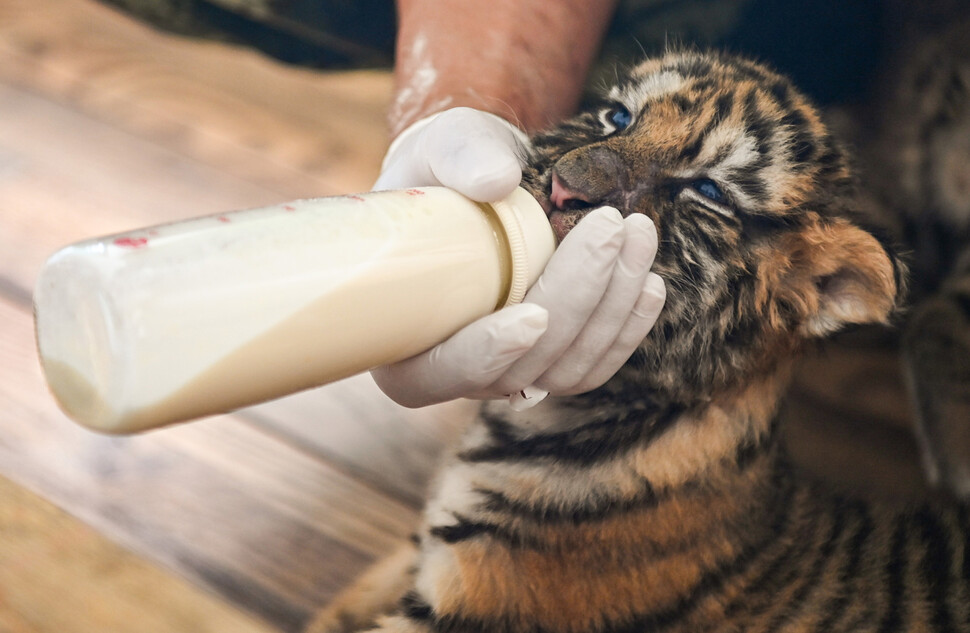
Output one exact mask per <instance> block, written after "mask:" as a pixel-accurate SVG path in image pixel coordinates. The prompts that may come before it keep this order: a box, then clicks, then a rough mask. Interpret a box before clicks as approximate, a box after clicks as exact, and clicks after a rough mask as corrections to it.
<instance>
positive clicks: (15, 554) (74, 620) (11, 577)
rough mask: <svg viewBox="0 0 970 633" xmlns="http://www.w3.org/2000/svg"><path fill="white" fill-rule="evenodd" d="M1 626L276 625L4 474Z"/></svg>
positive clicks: (260, 631) (145, 630) (82, 630)
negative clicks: (125, 546)
mask: <svg viewBox="0 0 970 633" xmlns="http://www.w3.org/2000/svg"><path fill="white" fill-rule="evenodd" d="M0 499H2V500H3V503H2V504H0V534H2V535H3V538H0V631H6V632H10V633H112V632H116V631H117V632H122V631H133V630H137V631H138V632H139V633H173V632H174V631H193V632H198V633H216V632H221V631H227V630H232V631H236V632H239V633H269V632H270V631H273V630H276V629H274V628H271V627H270V626H269V625H266V624H264V623H261V622H259V621H258V620H256V619H254V618H253V617H251V616H249V615H246V614H244V613H242V612H240V611H238V610H236V609H235V608H233V607H230V606H228V605H227V604H225V603H224V602H222V601H220V600H218V599H217V598H215V597H213V596H211V595H208V594H206V593H203V592H200V591H198V589H197V588H196V587H194V586H192V585H189V584H188V583H186V582H185V581H184V580H181V579H179V578H177V577H175V576H173V575H171V574H169V573H167V572H165V571H163V570H162V569H160V568H158V567H156V566H154V565H151V564H150V563H147V562H146V561H144V560H142V559H140V558H138V557H136V556H134V555H132V554H131V553H129V552H127V551H125V550H123V549H122V548H120V547H118V546H117V545H115V544H113V543H111V542H109V541H108V540H107V539H105V538H104V537H102V536H100V535H99V534H97V532H95V531H94V530H92V529H91V528H89V527H88V526H86V525H83V524H82V523H80V522H79V521H77V520H76V519H73V518H71V517H70V516H68V515H67V514H65V513H64V512H62V511H60V510H59V509H57V508H55V507H54V506H53V505H52V504H50V503H48V502H47V501H44V500H43V499H41V498H40V497H38V496H36V495H34V494H32V493H30V492H28V491H27V490H25V489H23V488H21V487H20V486H17V485H15V484H13V483H12V482H11V481H10V480H8V479H5V478H2V477H0Z"/></svg>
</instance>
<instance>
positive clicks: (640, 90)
mask: <svg viewBox="0 0 970 633" xmlns="http://www.w3.org/2000/svg"><path fill="white" fill-rule="evenodd" d="M683 85H684V78H683V77H681V76H680V73H678V72H675V71H672V70H665V71H663V72H658V73H653V74H651V75H647V76H646V77H644V78H643V79H641V80H639V81H637V82H636V83H634V84H631V85H627V86H623V87H622V88H620V87H614V88H613V89H612V90H610V95H609V96H610V99H612V100H613V101H619V102H620V103H622V104H623V105H625V106H626V107H627V108H629V109H630V112H638V111H640V109H642V108H643V106H644V104H646V103H647V102H648V101H652V100H655V99H658V98H660V97H663V96H665V95H669V94H673V93H675V92H677V91H678V90H680V89H681V87H682V86H683Z"/></svg>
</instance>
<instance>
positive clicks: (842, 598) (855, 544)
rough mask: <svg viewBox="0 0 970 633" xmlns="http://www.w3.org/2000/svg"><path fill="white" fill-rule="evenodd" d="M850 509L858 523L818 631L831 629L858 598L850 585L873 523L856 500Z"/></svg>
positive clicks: (857, 571) (860, 562) (859, 567)
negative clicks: (832, 597) (832, 596)
mask: <svg viewBox="0 0 970 633" xmlns="http://www.w3.org/2000/svg"><path fill="white" fill-rule="evenodd" d="M851 509H853V510H854V511H855V512H856V514H858V515H859V525H858V527H857V528H856V531H855V534H853V535H852V538H851V539H850V540H849V543H848V545H847V546H846V548H845V549H846V551H848V557H847V558H846V560H845V564H844V565H843V566H842V569H841V570H840V571H839V584H838V587H839V591H840V593H839V594H838V595H837V596H836V597H835V598H834V599H833V600H831V601H830V602H829V603H828V604H827V605H825V607H824V608H823V609H822V613H825V614H826V615H825V619H824V620H822V621H821V622H820V623H819V625H818V630H819V631H830V630H832V629H833V628H834V625H835V623H836V622H838V621H839V620H840V619H841V618H842V617H843V615H845V612H846V610H847V609H848V608H849V606H850V605H851V604H852V603H853V602H854V601H855V600H857V599H858V596H857V595H855V594H854V593H853V592H852V590H851V586H852V584H854V582H853V581H854V580H855V579H856V578H857V577H858V576H859V572H860V570H861V568H862V553H863V551H864V549H865V547H866V543H867V541H868V540H869V538H870V536H871V535H872V532H873V529H874V525H873V521H872V517H871V516H869V509H868V508H867V507H866V506H865V505H864V504H862V503H860V502H856V503H854V504H853V505H852V506H851ZM849 630H851V629H849Z"/></svg>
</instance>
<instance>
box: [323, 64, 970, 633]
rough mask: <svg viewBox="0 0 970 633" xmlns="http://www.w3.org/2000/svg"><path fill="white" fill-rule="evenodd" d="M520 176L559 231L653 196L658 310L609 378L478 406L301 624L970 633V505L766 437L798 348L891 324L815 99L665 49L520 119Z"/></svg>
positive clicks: (880, 274)
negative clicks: (816, 467) (409, 515)
mask: <svg viewBox="0 0 970 633" xmlns="http://www.w3.org/2000/svg"><path fill="white" fill-rule="evenodd" d="M525 182H526V185H527V186H528V187H529V188H530V190H531V191H532V192H533V193H534V194H535V195H537V197H539V198H540V199H542V200H545V201H546V207H547V209H548V212H549V214H550V219H551V221H552V223H553V225H554V226H556V227H558V230H559V231H560V232H564V231H566V230H568V228H569V227H570V226H571V225H572V224H574V223H575V220H576V219H577V218H579V217H581V216H582V215H583V214H585V213H586V212H587V211H588V210H590V209H592V208H594V207H596V206H598V205H602V204H610V205H613V206H615V207H617V208H619V209H620V210H621V211H622V212H623V213H624V214H630V213H644V214H646V215H648V216H649V217H650V218H651V219H652V220H653V221H654V223H655V224H656V226H657V229H658V233H659V238H660V249H659V252H658V254H657V259H656V263H655V265H654V271H655V272H656V273H658V274H659V275H661V276H662V277H663V278H664V279H665V282H666V285H667V304H666V307H665V308H664V311H663V313H662V314H661V316H660V318H659V320H658V321H657V324H656V326H655V327H654V329H653V331H652V332H651V333H650V334H649V336H648V337H647V338H646V339H645V340H644V341H643V344H642V345H641V346H640V348H639V350H638V351H637V353H636V354H635V355H634V356H633V357H632V358H631V359H630V361H629V362H628V363H627V364H626V365H625V366H624V367H623V368H622V369H621V371H620V372H619V373H618V374H617V375H616V376H615V377H614V378H613V379H612V380H610V382H608V383H607V384H606V385H604V386H603V387H602V388H600V389H597V390H595V391H593V392H590V393H586V394H582V395H578V396H571V397H563V398H549V399H547V400H545V401H543V402H542V403H540V404H539V405H538V406H536V407H534V408H533V409H530V410H527V411H525V412H521V413H516V412H513V411H511V410H510V408H509V407H508V406H507V405H506V404H505V403H503V402H498V401H495V402H489V403H486V404H485V405H484V406H483V408H482V410H481V415H480V418H479V419H478V421H477V423H476V424H475V425H473V426H472V427H471V428H470V429H468V431H467V433H466V434H465V436H464V438H463V440H462V441H461V443H460V445H459V446H458V447H457V449H456V451H455V453H454V454H453V456H451V457H450V458H449V461H448V462H447V463H446V465H445V466H444V469H443V470H442V471H441V473H440V476H439V478H438V480H437V483H436V485H435V486H434V490H433V492H432V494H431V498H430V501H429V502H428V505H427V508H426V513H425V517H424V522H423V525H422V526H421V528H420V530H419V532H418V534H417V536H416V538H415V542H414V544H413V546H412V547H410V548H408V549H407V550H402V551H401V552H399V553H398V554H396V555H395V556H393V557H392V558H390V559H388V560H387V561H385V562H384V563H381V564H379V565H378V566H377V567H375V568H374V569H372V570H371V571H370V572H368V573H367V574H365V576H364V577H363V578H362V579H361V580H360V581H359V582H358V584H357V585H356V586H355V587H353V588H351V589H350V590H349V591H347V592H345V593H344V594H343V595H342V596H340V597H339V598H338V599H337V601H336V602H335V603H334V604H333V605H332V606H331V607H330V608H329V609H328V610H326V611H325V612H324V613H322V614H321V616H320V617H319V619H318V620H317V622H316V623H315V624H314V625H313V628H312V629H311V630H313V631H338V630H343V631H350V630H360V629H365V628H369V627H376V628H377V629H378V630H380V631H387V632H398V633H426V632H430V631H438V632H449V633H450V632H452V631H454V632H456V633H457V632H462V633H486V632H487V633H525V632H529V633H539V632H542V633H647V632H651V633H652V632H656V631H664V632H690V633H699V632H703V631H719V632H723V631H737V632H741V631H744V632H748V633H750V632H755V631H759V632H760V631H764V632H768V631H800V632H801V631H819V632H823V631H824V632H826V633H833V632H839V631H846V632H847V631H853V632H859V631H873V632H876V631H879V632H889V631H970V583H968V579H970V540H968V539H970V531H968V530H967V529H966V528H967V525H968V517H967V513H966V510H964V509H963V508H961V507H957V506H953V507H941V508H931V507H929V506H925V507H918V508H910V509H907V510H904V509H897V508H893V507H889V506H882V505H873V504H869V503H866V502H863V501H857V500H852V499H848V498H842V497H840V496H838V495H836V494H834V493H832V492H829V491H828V490H826V489H825V488H823V487H822V486H821V485H819V484H816V483H814V482H813V481H812V480H810V479H809V478H808V477H807V476H806V475H804V474H803V473H801V472H799V471H797V470H796V469H795V468H794V467H792V466H790V465H789V462H788V461H787V460H786V457H785V452H784V449H783V447H782V446H781V445H780V442H779V439H778V438H779V429H778V424H777V422H776V420H777V418H776V410H777V403H778V400H779V397H780V394H781V393H782V391H783V390H784V388H785V385H786V382H787V380H788V377H789V373H790V369H791V367H792V365H793V362H794V358H795V356H796V355H797V353H798V351H799V350H800V348H802V347H803V346H805V345H806V343H807V342H808V341H810V340H812V339H816V338H819V337H825V336H826V335H828V334H830V333H832V332H834V331H836V330H838V329H839V328H841V327H843V326H844V325H846V324H856V323H866V322H883V321H886V320H888V319H890V317H891V315H892V313H893V312H894V309H895V308H896V305H897V301H898V297H899V296H900V293H901V292H902V285H903V282H902V279H903V276H904V275H903V268H902V266H901V264H900V263H899V261H898V260H897V258H896V256H895V255H894V254H893V251H892V249H891V247H890V245H888V244H887V243H885V242H884V241H883V240H882V238H881V237H880V236H879V235H876V234H874V233H873V232H871V231H869V230H867V229H866V227H865V226H863V225H862V224H861V223H860V221H859V219H858V217H857V213H856V209H855V208H854V206H853V205H854V202H853V199H854V193H853V189H854V184H853V179H852V176H851V173H850V169H849V167H848V165H847V160H846V156H845V155H844V153H843V151H842V150H841V149H840V147H839V145H838V144H837V143H836V142H835V141H834V140H833V138H832V137H831V136H830V134H829V133H828V132H827V131H826V128H825V127H824V126H823V125H822V123H821V122H820V119H819V116H818V114H817V112H816V110H814V109H813V108H812V106H810V105H809V104H808V103H807V101H806V99H805V98H804V97H803V96H802V95H801V94H799V92H798V91H797V90H796V89H795V88H794V87H793V86H792V85H791V84H790V83H789V82H788V81H787V80H786V79H784V78H782V77H780V76H778V75H776V74H775V73H773V72H771V71H769V70H767V69H765V68H763V67H762V66H760V65H757V64H755V63H752V62H749V61H746V60H744V59H738V58H734V57H728V56H722V55H717V54H702V53H698V52H680V53H670V54H667V55H666V56H664V57H662V58H659V59H652V60H648V61H646V62H644V63H642V64H640V65H639V66H636V67H635V68H633V69H632V70H631V71H629V73H628V74H627V75H626V76H625V77H624V78H622V79H621V80H620V81H619V82H618V83H617V85H615V86H614V87H613V88H612V89H610V90H609V92H608V93H607V94H606V95H604V97H603V101H602V103H601V104H600V105H599V106H598V107H593V108H591V109H589V110H587V111H585V112H583V113H581V114H579V115H578V116H577V117H575V118H573V119H571V120H569V121H567V122H566V123H564V124H562V125H561V126H560V127H558V128H557V129H555V130H553V131H551V132H549V133H546V134H542V135H540V136H538V137H537V138H535V140H534V148H533V155H532V158H531V164H530V166H529V168H528V169H527V174H526V177H525ZM553 187H556V188H557V191H558V194H557V195H556V196H555V199H556V204H553V203H552V202H549V200H550V197H551V196H550V193H551V190H552V188H553Z"/></svg>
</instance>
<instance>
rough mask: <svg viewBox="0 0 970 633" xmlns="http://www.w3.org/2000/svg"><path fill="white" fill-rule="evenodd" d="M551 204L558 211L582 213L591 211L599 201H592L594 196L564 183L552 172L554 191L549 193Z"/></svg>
mask: <svg viewBox="0 0 970 633" xmlns="http://www.w3.org/2000/svg"><path fill="white" fill-rule="evenodd" d="M549 202H551V203H552V206H553V207H554V208H555V209H556V210H557V211H582V210H586V209H590V208H592V207H595V206H599V204H597V203H598V202H599V201H597V200H594V199H592V196H590V195H588V194H586V193H583V192H582V191H577V190H575V189H573V188H572V187H570V186H569V185H568V184H567V183H565V182H563V179H562V177H560V175H559V174H558V173H557V172H555V171H553V172H552V190H551V191H550V193H549Z"/></svg>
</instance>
